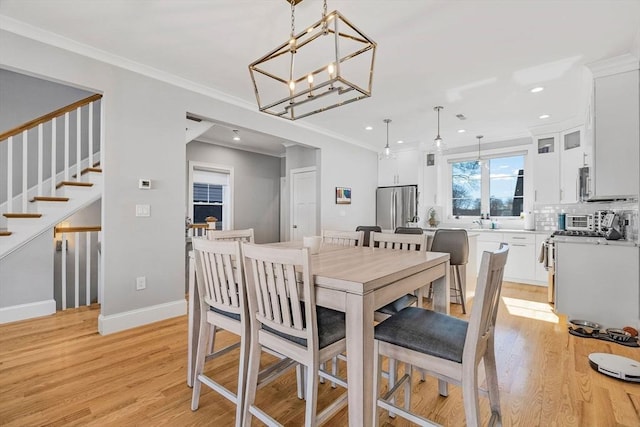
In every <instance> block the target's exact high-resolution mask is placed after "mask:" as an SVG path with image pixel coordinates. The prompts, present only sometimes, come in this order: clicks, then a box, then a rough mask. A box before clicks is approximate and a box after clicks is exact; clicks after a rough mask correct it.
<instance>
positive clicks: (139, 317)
mask: <svg viewBox="0 0 640 427" xmlns="http://www.w3.org/2000/svg"><path fill="white" fill-rule="evenodd" d="M184 314H187V301H186V300H184V299H181V300H177V301H172V302H168V303H165V304H158V305H154V306H151V307H145V308H140V309H137V310H131V311H126V312H124V313H118V314H112V315H108V316H105V315H103V314H101V315H100V316H98V332H100V334H101V335H108V334H112V333H114V332H120V331H124V330H126V329H131V328H136V327H138V326H143V325H147V324H149V323H154V322H159V321H161V320H165V319H170V318H172V317H177V316H182V315H184Z"/></svg>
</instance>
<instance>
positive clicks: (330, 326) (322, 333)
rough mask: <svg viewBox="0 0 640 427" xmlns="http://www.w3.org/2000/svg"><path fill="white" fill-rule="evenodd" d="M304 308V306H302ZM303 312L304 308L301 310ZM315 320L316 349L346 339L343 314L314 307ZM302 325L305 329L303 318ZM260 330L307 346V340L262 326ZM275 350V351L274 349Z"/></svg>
mask: <svg viewBox="0 0 640 427" xmlns="http://www.w3.org/2000/svg"><path fill="white" fill-rule="evenodd" d="M302 305H303V306H304V304H302ZM302 311H303V312H304V307H303V310H302ZM316 319H317V321H318V348H320V349H322V348H325V347H327V346H329V345H331V344H333V343H334V342H337V341H340V340H341V339H343V338H345V337H346V329H345V322H344V313H342V312H340V311H335V310H331V309H329V308H325V307H319V306H317V307H316ZM303 322H304V323H303V324H304V326H305V327H306V320H305V318H304V317H303ZM262 328H263V329H264V330H266V331H269V332H271V333H272V334H275V335H278V336H280V337H282V338H285V339H288V340H289V341H293V342H295V343H296V344H300V345H302V346H305V347H306V346H307V340H306V339H304V338H298V337H294V336H292V335H289V334H284V333H282V332H279V331H276V330H275V329H273V328H270V327H268V326H265V325H262ZM275 350H277V349H275Z"/></svg>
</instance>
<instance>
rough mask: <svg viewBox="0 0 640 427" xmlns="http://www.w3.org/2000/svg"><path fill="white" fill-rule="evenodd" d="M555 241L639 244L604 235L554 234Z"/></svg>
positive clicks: (592, 243)
mask: <svg viewBox="0 0 640 427" xmlns="http://www.w3.org/2000/svg"><path fill="white" fill-rule="evenodd" d="M553 241H554V242H556V243H581V244H588V245H610V246H630V247H634V246H638V244H637V243H636V242H634V241H629V240H607V239H605V238H604V237H576V236H553Z"/></svg>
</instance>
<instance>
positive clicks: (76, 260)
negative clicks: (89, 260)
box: [73, 231, 80, 308]
mask: <svg viewBox="0 0 640 427" xmlns="http://www.w3.org/2000/svg"><path fill="white" fill-rule="evenodd" d="M73 241H74V242H75V247H74V255H75V256H74V271H73V273H74V296H75V301H74V303H75V305H74V308H78V307H79V306H80V233H78V232H77V231H76V232H75V233H74V239H73Z"/></svg>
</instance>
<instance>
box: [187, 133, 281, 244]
mask: <svg viewBox="0 0 640 427" xmlns="http://www.w3.org/2000/svg"><path fill="white" fill-rule="evenodd" d="M189 161H198V162H205V163H215V164H218V165H225V166H230V167H232V168H233V172H234V188H233V198H234V207H233V214H234V218H233V224H234V228H235V229H243V228H253V229H254V234H255V239H256V243H270V242H277V241H279V238H280V223H279V221H280V163H281V159H280V158H279V157H272V156H266V155H264V154H257V153H251V152H248V151H243V150H235V149H233V148H227V147H222V146H219V145H213V144H207V143H204V142H199V141H191V142H190V143H188V144H187V162H189ZM187 173H188V166H187ZM187 184H188V183H187Z"/></svg>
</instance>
